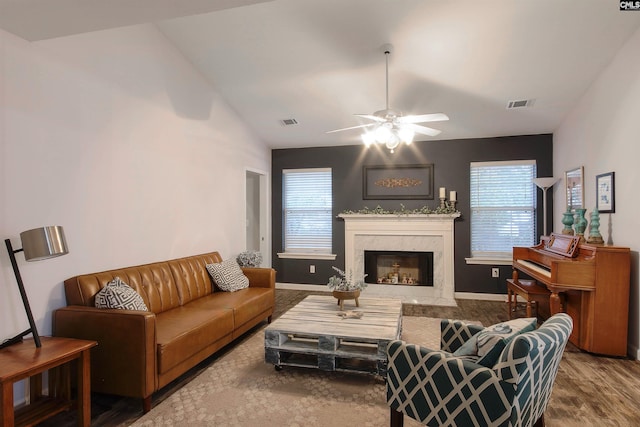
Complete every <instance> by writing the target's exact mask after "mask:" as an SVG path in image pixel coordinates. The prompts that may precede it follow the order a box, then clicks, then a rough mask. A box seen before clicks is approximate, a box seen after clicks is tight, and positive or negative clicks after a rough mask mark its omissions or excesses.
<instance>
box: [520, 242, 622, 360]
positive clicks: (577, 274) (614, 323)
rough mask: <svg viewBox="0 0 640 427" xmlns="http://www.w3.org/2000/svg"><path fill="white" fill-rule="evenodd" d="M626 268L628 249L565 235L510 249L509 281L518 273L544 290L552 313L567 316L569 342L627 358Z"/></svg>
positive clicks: (603, 353)
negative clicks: (568, 317)
mask: <svg viewBox="0 0 640 427" xmlns="http://www.w3.org/2000/svg"><path fill="white" fill-rule="evenodd" d="M630 269H631V259H630V249H629V248H623V247H618V246H606V245H592V244H585V243H582V244H580V242H579V240H578V237H577V236H570V235H566V234H557V233H552V234H551V236H545V237H543V238H542V239H541V242H540V243H539V244H538V245H536V246H533V247H514V248H513V279H514V280H517V279H518V277H519V273H523V274H525V275H526V276H528V277H530V278H532V279H535V280H537V281H538V283H539V284H543V285H544V286H546V287H547V289H549V291H550V293H551V294H550V297H549V310H550V313H551V315H553V314H555V313H558V312H566V313H567V314H569V315H570V316H571V317H572V318H573V324H574V326H573V332H572V334H571V337H570V338H569V339H570V341H571V342H572V343H573V344H575V345H576V346H577V347H578V348H580V349H582V350H585V351H588V352H591V353H595V354H602V355H609V356H626V355H627V332H628V317H629V288H630Z"/></svg>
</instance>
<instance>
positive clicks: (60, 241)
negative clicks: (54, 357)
mask: <svg viewBox="0 0 640 427" xmlns="http://www.w3.org/2000/svg"><path fill="white" fill-rule="evenodd" d="M20 240H21V241H22V249H15V250H14V249H13V246H12V245H11V240H10V239H5V241H4V243H5V244H6V245H7V252H9V258H10V259H11V266H12V267H13V273H14V274H15V276H16V282H18V289H19V290H20V296H21V297H22V304H23V305H24V311H25V312H26V313H27V318H28V319H29V329H27V330H26V331H24V332H22V333H20V334H18V335H16V336H15V337H13V338H9V339H8V340H6V341H4V342H3V343H2V344H0V348H4V347H7V346H10V345H11V344H15V343H17V342H20V341H22V338H23V337H24V336H26V335H28V334H29V333H31V334H33V340H34V342H35V344H36V347H42V344H41V343H40V335H38V330H37V329H36V323H35V322H34V320H33V314H31V307H30V306H29V299H28V298H27V293H26V292H25V290H24V283H23V282H22V276H20V270H19V269H18V263H17V261H16V256H15V254H17V253H18V252H24V258H25V259H26V260H27V261H39V260H43V259H48V258H54V257H57V256H60V255H65V254H68V253H69V249H67V242H66V240H65V238H64V230H63V229H62V227H60V226H57V225H56V226H48V227H41V228H34V229H33V230H27V231H24V232H22V233H20Z"/></svg>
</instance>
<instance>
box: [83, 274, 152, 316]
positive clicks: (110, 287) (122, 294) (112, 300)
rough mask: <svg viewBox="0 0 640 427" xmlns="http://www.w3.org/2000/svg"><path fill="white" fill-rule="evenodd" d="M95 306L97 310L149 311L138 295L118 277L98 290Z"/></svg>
mask: <svg viewBox="0 0 640 427" xmlns="http://www.w3.org/2000/svg"><path fill="white" fill-rule="evenodd" d="M95 306H96V307H98V308H117V309H121V310H141V311H149V309H148V308H147V305H146V304H145V303H144V300H143V299H142V297H141V296H140V294H139V293H137V292H136V291H135V289H133V288H132V287H131V286H129V285H127V284H126V283H124V282H123V281H122V280H121V279H120V278H119V277H116V278H114V279H113V280H112V281H110V282H109V283H107V285H106V286H105V287H104V288H102V289H100V292H98V293H97V294H96V303H95Z"/></svg>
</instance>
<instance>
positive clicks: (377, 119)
mask: <svg viewBox="0 0 640 427" xmlns="http://www.w3.org/2000/svg"><path fill="white" fill-rule="evenodd" d="M354 116H357V117H362V118H363V119H369V120H373V121H375V122H384V121H386V119H385V118H384V117H378V116H374V115H372V114H354ZM367 126H368V125H367Z"/></svg>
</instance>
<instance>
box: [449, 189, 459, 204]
mask: <svg viewBox="0 0 640 427" xmlns="http://www.w3.org/2000/svg"><path fill="white" fill-rule="evenodd" d="M449 200H450V201H452V202H456V201H458V193H456V191H455V190H451V191H449Z"/></svg>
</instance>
